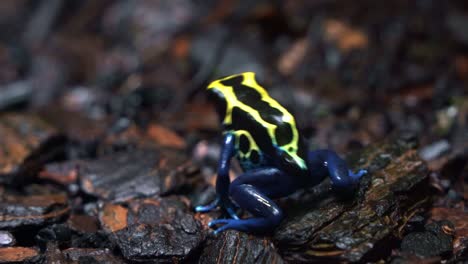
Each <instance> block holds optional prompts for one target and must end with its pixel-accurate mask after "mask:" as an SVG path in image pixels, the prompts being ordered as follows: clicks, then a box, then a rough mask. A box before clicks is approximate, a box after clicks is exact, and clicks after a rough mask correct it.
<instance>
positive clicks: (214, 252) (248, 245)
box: [199, 231, 284, 264]
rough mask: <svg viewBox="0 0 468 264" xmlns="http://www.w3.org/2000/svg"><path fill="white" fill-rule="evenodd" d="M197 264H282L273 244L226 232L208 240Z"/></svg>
mask: <svg viewBox="0 0 468 264" xmlns="http://www.w3.org/2000/svg"><path fill="white" fill-rule="evenodd" d="M199 263H232V264H244V263H272V264H279V263H284V261H283V259H282V258H281V256H280V255H279V254H278V252H277V251H276V249H275V247H274V246H273V243H272V242H271V241H270V240H268V239H265V238H260V237H256V236H252V235H248V234H246V233H242V232H237V231H226V232H224V233H222V234H221V235H219V236H217V237H214V238H212V239H210V240H208V243H207V246H206V247H205V248H204V250H203V253H202V255H201V257H200V260H199Z"/></svg>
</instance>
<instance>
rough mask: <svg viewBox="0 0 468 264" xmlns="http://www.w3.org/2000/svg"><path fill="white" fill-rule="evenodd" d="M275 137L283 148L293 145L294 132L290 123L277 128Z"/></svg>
mask: <svg viewBox="0 0 468 264" xmlns="http://www.w3.org/2000/svg"><path fill="white" fill-rule="evenodd" d="M275 137H276V143H278V146H283V145H286V144H289V143H291V141H292V139H293V131H292V128H291V125H290V124H289V123H283V124H281V125H279V126H278V127H276V130H275Z"/></svg>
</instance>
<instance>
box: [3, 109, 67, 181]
mask: <svg viewBox="0 0 468 264" xmlns="http://www.w3.org/2000/svg"><path fill="white" fill-rule="evenodd" d="M64 142H65V139H64V137H62V136H60V135H59V134H58V133H57V132H56V131H55V130H54V129H52V128H51V127H50V126H48V125H47V124H45V123H44V122H42V120H41V119H39V118H37V117H36V116H34V115H25V114H4V115H0V182H6V183H15V184H21V183H23V182H25V181H26V180H27V179H28V177H31V176H33V175H35V173H37V172H38V170H39V169H40V167H41V165H43V164H44V163H45V162H47V161H50V160H51V159H53V158H54V157H55V156H57V155H59V154H60V153H61V152H62V151H63V146H64Z"/></svg>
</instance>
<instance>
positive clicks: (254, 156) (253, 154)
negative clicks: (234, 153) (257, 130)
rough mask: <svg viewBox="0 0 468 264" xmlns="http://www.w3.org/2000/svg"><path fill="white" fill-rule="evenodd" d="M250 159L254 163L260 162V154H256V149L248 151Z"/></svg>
mask: <svg viewBox="0 0 468 264" xmlns="http://www.w3.org/2000/svg"><path fill="white" fill-rule="evenodd" d="M250 161H252V163H255V164H258V163H259V162H260V155H258V151H256V150H252V152H250Z"/></svg>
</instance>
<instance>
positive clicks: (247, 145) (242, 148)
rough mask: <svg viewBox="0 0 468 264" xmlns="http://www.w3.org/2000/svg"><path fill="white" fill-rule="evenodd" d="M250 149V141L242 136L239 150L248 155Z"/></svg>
mask: <svg viewBox="0 0 468 264" xmlns="http://www.w3.org/2000/svg"><path fill="white" fill-rule="evenodd" d="M249 148H250V143H249V139H248V138H247V136H246V135H240V136H239V150H240V151H241V152H242V153H247V152H248V151H249Z"/></svg>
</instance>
